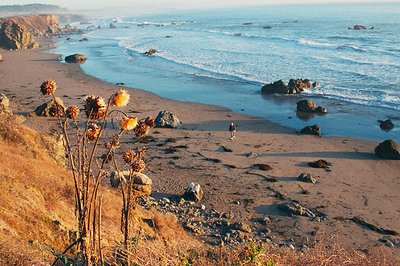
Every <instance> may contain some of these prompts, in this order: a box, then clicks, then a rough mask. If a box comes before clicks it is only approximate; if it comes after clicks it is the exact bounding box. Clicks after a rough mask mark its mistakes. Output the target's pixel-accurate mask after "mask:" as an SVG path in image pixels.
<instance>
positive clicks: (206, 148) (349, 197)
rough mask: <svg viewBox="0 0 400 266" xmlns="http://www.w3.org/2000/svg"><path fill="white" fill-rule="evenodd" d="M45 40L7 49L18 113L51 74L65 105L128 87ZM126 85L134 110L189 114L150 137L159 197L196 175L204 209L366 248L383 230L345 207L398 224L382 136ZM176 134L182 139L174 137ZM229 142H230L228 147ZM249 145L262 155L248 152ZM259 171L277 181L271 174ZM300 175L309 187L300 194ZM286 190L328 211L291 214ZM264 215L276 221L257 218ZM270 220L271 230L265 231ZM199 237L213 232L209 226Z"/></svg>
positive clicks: (257, 227) (37, 100) (284, 234)
mask: <svg viewBox="0 0 400 266" xmlns="http://www.w3.org/2000/svg"><path fill="white" fill-rule="evenodd" d="M47 41H48V42H49V43H50V42H52V41H51V40H49V39H47ZM45 42H46V40H45ZM42 44H43V42H42ZM46 45H47V44H43V46H46ZM47 48H51V47H42V48H40V49H37V50H32V51H30V50H24V51H5V52H4V53H3V60H4V61H3V62H1V63H0V69H1V71H0V79H1V80H2V87H1V88H0V89H1V93H4V94H6V95H7V96H8V97H9V99H10V102H11V108H12V109H13V110H15V113H17V114H27V113H28V112H30V111H33V110H34V108H35V107H36V106H38V105H40V104H42V103H43V102H44V101H46V100H47V99H45V98H44V97H42V96H41V95H39V86H40V84H41V82H42V81H43V80H46V79H54V80H55V81H56V82H57V84H58V87H59V89H58V91H57V92H56V94H57V96H59V97H61V98H62V99H63V101H64V103H65V105H66V106H68V105H70V104H77V103H78V104H80V103H81V101H82V98H83V97H84V96H85V95H86V94H95V95H101V96H109V95H111V94H112V93H113V92H115V91H117V90H119V89H120V88H123V86H115V85H112V84H109V83H105V82H104V81H101V80H99V79H97V78H95V77H92V76H88V75H86V74H85V73H84V71H82V69H81V68H80V67H79V65H74V64H62V63H60V62H59V60H58V55H56V54H47V53H43V51H44V50H46V49H47ZM21 73H26V75H21ZM129 90H130V91H131V103H130V104H129V105H128V106H127V107H126V108H125V110H126V111H127V112H128V113H129V112H132V111H135V112H139V113H136V114H135V115H137V116H139V117H140V118H142V117H145V116H147V115H153V116H157V113H158V112H159V111H162V110H169V111H171V112H173V113H175V114H177V116H178V117H179V119H180V120H181V121H182V122H183V124H182V128H180V129H158V128H156V129H154V130H153V132H152V133H151V134H150V135H151V136H153V137H154V138H155V143H150V144H148V146H149V155H148V156H146V157H147V158H146V159H147V160H148V161H147V162H148V164H149V167H148V170H147V172H146V174H148V175H149V177H150V178H152V179H153V196H154V197H155V198H163V197H171V198H173V197H175V196H177V195H180V194H181V193H182V192H183V191H184V189H185V188H186V187H187V185H188V184H189V183H190V182H197V183H199V184H201V185H202V187H203V190H204V193H205V195H204V199H203V200H202V201H201V202H200V204H204V205H205V207H206V209H207V210H209V209H216V210H219V211H223V212H227V211H232V212H233V213H234V214H235V218H234V219H233V220H235V221H238V222H239V221H242V222H245V223H248V224H250V227H251V229H252V235H254V237H257V238H260V239H264V240H265V239H270V241H271V239H272V240H273V241H276V242H278V243H293V245H296V246H300V245H301V244H302V243H303V244H306V245H308V243H312V242H313V241H314V236H315V235H318V236H320V237H322V238H323V239H324V240H325V241H327V243H330V244H331V243H335V241H337V242H339V243H342V244H343V245H344V246H346V247H349V248H356V249H359V250H362V249H368V248H371V247H374V246H376V245H382V247H384V244H382V243H380V241H379V239H381V238H383V237H385V236H384V235H382V234H379V233H377V232H373V231H371V230H368V229H366V228H364V227H362V226H359V225H357V224H355V223H353V222H351V221H347V220H344V221H343V220H340V219H337V218H338V217H353V216H360V217H363V218H364V219H365V220H366V221H368V222H370V223H373V224H376V225H378V226H380V227H383V228H390V229H392V230H396V231H400V222H399V221H398V219H397V218H398V215H399V212H400V210H399V209H398V206H397V202H399V200H400V196H399V195H398V190H399V189H400V181H399V176H398V173H399V172H400V165H399V164H398V161H386V160H381V159H378V158H377V157H376V156H375V155H374V148H375V146H376V145H377V142H376V141H367V140H358V139H353V138H346V137H314V136H305V135H297V134H295V131H294V130H291V129H288V128H284V127H281V126H279V125H275V124H273V123H272V122H268V121H266V120H263V119H259V118H255V117H252V116H247V115H242V114H238V113H234V112H232V111H230V110H228V109H227V108H224V107H219V106H213V105H204V104H194V103H187V102H179V101H175V100H169V99H164V98H161V97H160V96H157V95H156V94H154V93H151V92H148V91H144V90H140V89H129ZM231 121H233V122H236V123H238V124H239V127H238V132H237V138H236V140H235V141H230V140H229V132H228V126H229V123H230V122H231ZM53 122H54V121H53V120H51V119H48V118H42V117H27V122H26V124H27V125H28V126H29V127H32V128H33V129H36V130H40V131H47V132H48V131H51V130H54V129H55V128H56V126H55V125H54V123H53ZM156 132H158V133H156ZM131 137H132V136H125V137H124V139H123V141H122V143H123V146H122V150H123V149H124V148H126V147H129V141H130V139H131ZM170 138H173V139H175V141H176V142H174V143H167V142H166V140H167V139H170ZM177 145H180V146H184V147H185V148H182V149H177V150H176V151H174V153H173V154H169V153H167V149H169V148H171V147H174V146H177ZM222 146H223V147H227V148H230V149H232V151H233V152H224V151H222V150H221V147H222ZM252 152H253V153H256V154H257V156H256V157H254V158H251V157H247V154H248V153H252ZM207 159H218V161H216V160H215V161H210V160H207ZM318 159H326V160H328V161H329V162H331V163H332V167H331V169H330V171H329V172H328V171H325V170H323V169H314V168H310V167H309V166H308V162H311V161H315V160H318ZM260 163H266V164H269V165H271V166H272V168H273V170H270V171H267V172H263V171H260V170H257V169H253V167H252V165H254V164H260ZM249 171H251V173H252V174H249ZM302 172H308V173H311V174H312V175H314V176H316V178H317V180H318V183H317V184H307V183H302V182H299V181H297V176H298V175H299V174H300V173H302ZM254 174H256V175H254ZM257 175H258V176H257ZM260 175H261V176H266V177H269V178H274V179H276V180H277V181H278V182H275V183H269V182H267V181H266V179H265V178H262V177H260ZM299 185H300V186H301V187H303V188H304V189H306V190H308V191H309V192H310V194H309V195H304V194H302V193H301V189H300V188H299ZM333 188H334V189H333ZM274 191H275V192H274ZM276 191H278V192H279V193H281V194H282V195H285V197H286V200H282V199H279V198H278V197H277V196H276V195H277V193H276ZM365 198H367V204H366V203H365ZM288 199H290V200H293V201H297V202H299V203H301V204H302V205H303V206H306V207H308V208H310V209H315V210H317V209H318V210H319V211H321V212H323V213H324V214H326V217H327V218H326V220H321V221H319V222H318V221H313V220H310V219H308V218H306V217H302V216H293V217H290V216H288V215H286V214H285V213H283V212H282V211H280V210H279V209H278V206H279V205H280V204H282V203H283V202H285V201H287V200H288ZM237 202H239V204H237ZM321 206H322V207H321ZM265 217H269V218H270V219H271V220H272V223H270V224H268V225H265V224H262V223H260V222H259V220H260V219H262V218H265ZM294 224H296V225H295V226H294ZM265 228H267V229H269V230H270V232H269V233H265V231H266V229H265ZM331 236H333V238H331ZM200 238H201V239H203V240H204V241H207V242H213V241H215V237H212V236H207V235H205V236H200ZM394 238H395V239H399V237H394ZM291 240H293V241H291Z"/></svg>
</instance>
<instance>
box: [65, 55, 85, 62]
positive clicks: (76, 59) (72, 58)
mask: <svg viewBox="0 0 400 266" xmlns="http://www.w3.org/2000/svg"><path fill="white" fill-rule="evenodd" d="M85 61H86V56H84V55H83V54H73V55H69V56H66V57H65V62H66V63H83V62H85Z"/></svg>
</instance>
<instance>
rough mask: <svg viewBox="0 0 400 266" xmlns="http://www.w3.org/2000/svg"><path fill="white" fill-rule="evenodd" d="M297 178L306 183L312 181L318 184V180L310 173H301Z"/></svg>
mask: <svg viewBox="0 0 400 266" xmlns="http://www.w3.org/2000/svg"><path fill="white" fill-rule="evenodd" d="M297 180H299V181H301V182H305V183H312V184H316V183H317V180H316V179H315V178H314V177H313V176H312V175H311V174H309V173H301V174H300V175H299V176H298V177H297Z"/></svg>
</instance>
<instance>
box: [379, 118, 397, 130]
mask: <svg viewBox="0 0 400 266" xmlns="http://www.w3.org/2000/svg"><path fill="white" fill-rule="evenodd" d="M379 122H380V124H379V127H380V128H381V129H382V130H385V131H390V130H392V129H393V128H394V123H393V122H392V120H390V119H387V120H385V121H379Z"/></svg>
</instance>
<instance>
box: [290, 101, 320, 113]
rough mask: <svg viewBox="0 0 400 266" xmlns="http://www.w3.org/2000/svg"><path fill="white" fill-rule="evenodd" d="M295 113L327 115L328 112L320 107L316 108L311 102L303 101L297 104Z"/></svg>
mask: <svg viewBox="0 0 400 266" xmlns="http://www.w3.org/2000/svg"><path fill="white" fill-rule="evenodd" d="M297 112H303V113H327V112H328V110H327V109H326V108H324V107H322V106H317V105H316V104H315V103H314V102H313V101H312V100H309V99H305V100H301V101H299V102H297Z"/></svg>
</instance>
